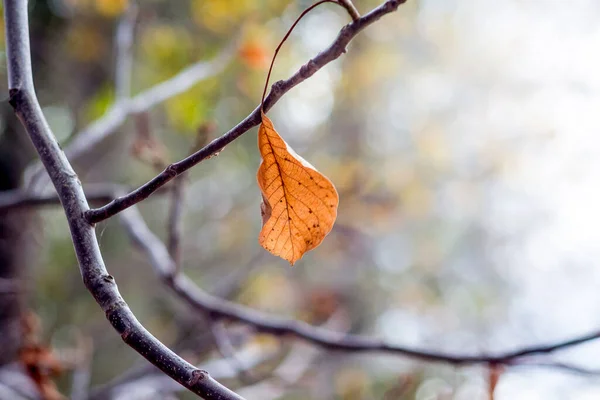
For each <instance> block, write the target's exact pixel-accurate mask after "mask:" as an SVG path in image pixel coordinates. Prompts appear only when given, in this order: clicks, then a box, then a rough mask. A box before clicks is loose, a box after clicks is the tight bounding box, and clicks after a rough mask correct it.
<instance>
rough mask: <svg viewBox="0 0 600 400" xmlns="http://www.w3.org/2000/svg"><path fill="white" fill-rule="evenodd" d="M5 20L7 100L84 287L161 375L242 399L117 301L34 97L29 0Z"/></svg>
mask: <svg viewBox="0 0 600 400" xmlns="http://www.w3.org/2000/svg"><path fill="white" fill-rule="evenodd" d="M4 22H5V29H6V31H5V38H6V59H7V64H8V87H9V94H10V100H9V102H10V104H11V105H12V106H13V108H14V110H15V113H16V114H17V116H18V117H19V119H20V120H21V123H22V124H23V126H24V127H25V130H26V131H27V133H28V134H29V137H30V139H31V141H32V143H33V145H34V147H35V149H36V150H37V153H38V154H39V156H40V158H41V161H42V163H43V165H44V167H45V169H46V171H47V172H48V175H49V176H50V179H51V181H52V183H53V184H54V187H55V189H56V192H57V194H58V197H59V198H60V201H61V204H62V205H63V208H64V210H65V216H66V218H67V222H68V224H69V228H70V231H71V238H72V241H73V245H74V248H75V254H76V256H77V261H78V262H79V268H80V272H81V275H82V278H83V282H84V284H85V286H86V288H87V289H88V290H89V291H90V293H91V294H92V295H93V296H94V298H95V300H96V302H97V303H98V304H99V305H100V307H101V308H102V310H103V311H104V312H105V314H106V317H107V318H108V320H109V321H110V323H111V324H112V325H113V327H114V328H115V329H116V330H117V331H118V332H119V334H120V335H121V338H122V339H123V341H124V342H125V343H127V344H128V345H129V346H130V347H132V348H133V349H134V350H136V351H137V352H138V353H140V355H142V356H143V357H145V358H146V359H147V360H148V361H150V362H151V363H153V364H154V365H155V366H157V367H158V368H159V369H161V370H162V371H163V372H164V373H165V374H167V375H168V376H170V377H171V378H173V379H174V380H176V381H177V382H179V383H180V384H181V385H183V386H185V387H187V388H188V389H190V390H191V391H193V392H194V393H196V394H198V395H201V396H203V397H204V398H206V399H236V400H237V399H241V397H240V396H238V395H237V394H235V393H233V392H232V391H230V390H229V389H227V388H226V387H224V386H222V385H221V384H220V383H218V382H217V381H215V380H214V379H213V378H212V377H211V376H210V375H209V374H208V373H207V372H206V371H202V370H199V369H197V368H196V367H194V366H193V365H191V364H190V363H188V362H187V361H185V360H183V359H182V358H181V357H179V356H178V355H177V354H175V353H174V352H172V351H171V350H169V349H168V348H167V347H166V346H165V345H164V344H162V343H161V342H160V341H159V340H158V339H156V338H155V337H154V336H152V334H150V332H148V331H147V330H146V329H145V328H144V327H143V326H142V325H141V324H140V323H139V321H138V320H137V319H136V317H135V315H134V314H133V313H132V312H131V310H130V309H129V306H128V305H127V303H126V302H125V300H124V299H123V297H121V295H120V293H119V291H118V289H117V285H116V282H115V279H114V277H113V276H112V275H110V274H109V273H108V271H107V270H106V267H105V265H104V260H103V259H102V255H101V252H100V248H99V246H98V241H97V238H96V233H95V230H94V227H93V226H92V225H90V224H89V223H88V222H87V221H86V220H85V218H84V213H85V212H86V211H87V210H88V209H89V206H88V202H87V200H86V198H85V194H84V192H83V189H82V187H81V183H80V182H79V179H78V178H77V175H76V174H75V171H73V168H72V167H71V164H70V163H69V161H68V160H67V158H66V157H65V155H64V153H63V151H62V150H61V148H60V146H59V145H58V142H57V141H56V138H55V136H54V134H53V133H52V131H51V130H50V127H49V126H48V123H47V122H46V120H45V117H44V114H43V112H42V109H41V107H40V105H39V102H38V100H37V98H36V94H35V90H34V86H33V74H32V70H31V55H30V45H29V21H28V16H27V0H6V1H5V2H4Z"/></svg>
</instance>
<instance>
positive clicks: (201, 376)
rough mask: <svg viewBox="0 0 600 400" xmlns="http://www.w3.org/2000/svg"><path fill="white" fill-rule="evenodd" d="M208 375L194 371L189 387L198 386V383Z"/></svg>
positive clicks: (200, 371) (198, 370)
mask: <svg viewBox="0 0 600 400" xmlns="http://www.w3.org/2000/svg"><path fill="white" fill-rule="evenodd" d="M207 375H208V372H206V371H203V370H201V369H195V370H193V371H192V377H191V378H190V379H189V380H188V385H190V386H191V387H194V386H196V384H198V382H200V381H201V380H203V379H204V378H206V376H207Z"/></svg>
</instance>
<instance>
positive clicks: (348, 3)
mask: <svg viewBox="0 0 600 400" xmlns="http://www.w3.org/2000/svg"><path fill="white" fill-rule="evenodd" d="M337 2H338V3H340V4H341V5H342V6H343V7H344V8H345V9H346V11H348V14H350V17H352V20H353V21H356V20H357V19H360V13H359V12H358V10H357V9H356V7H354V4H352V0H337Z"/></svg>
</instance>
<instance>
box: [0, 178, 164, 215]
mask: <svg viewBox="0 0 600 400" xmlns="http://www.w3.org/2000/svg"><path fill="white" fill-rule="evenodd" d="M169 190H171V185H168V186H165V187H163V188H161V190H160V191H159V193H166V192H167V191H169ZM84 192H85V196H86V198H87V200H88V201H89V202H90V203H107V202H109V201H111V200H114V199H116V198H117V197H119V196H122V195H124V194H125V193H127V192H128V188H127V187H126V186H123V185H118V184H116V183H92V184H88V185H86V186H85V191H84ZM56 205H60V199H59V197H58V196H57V195H56V193H54V194H37V193H32V192H30V191H27V190H23V189H15V190H8V191H5V192H1V193H0V212H7V211H12V210H19V209H27V208H35V207H43V206H56Z"/></svg>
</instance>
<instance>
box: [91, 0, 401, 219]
mask: <svg viewBox="0 0 600 400" xmlns="http://www.w3.org/2000/svg"><path fill="white" fill-rule="evenodd" d="M405 2H406V0H388V1H386V2H385V3H384V4H382V5H381V6H379V7H377V8H375V9H374V10H373V11H371V12H370V13H369V14H366V15H365V16H363V17H361V18H360V19H358V20H356V21H354V22H352V23H351V24H348V25H346V26H344V27H343V28H342V30H341V31H340V33H339V34H338V37H337V38H336V39H335V40H334V42H333V43H332V44H331V45H330V46H329V47H328V48H327V49H326V50H324V51H322V52H321V53H319V54H318V55H317V56H316V57H315V58H313V59H311V60H310V61H308V62H307V63H306V64H304V65H303V66H302V67H300V69H299V70H298V71H297V72H296V73H295V74H294V75H293V76H292V77H290V78H289V79H287V80H285V81H279V82H276V83H275V84H274V85H273V86H272V89H271V92H270V93H269V95H268V96H267V98H266V99H265V103H264V110H265V111H268V110H269V109H271V107H273V105H274V104H275V103H276V102H277V101H278V100H279V99H280V98H281V97H282V96H283V95H284V94H285V93H287V92H288V91H289V90H290V89H292V88H293V87H295V86H296V85H298V84H299V83H301V82H303V81H305V80H306V79H308V78H309V77H311V76H312V75H313V74H314V73H315V72H317V71H318V70H320V69H321V68H323V67H324V66H325V65H327V64H328V63H330V62H331V61H333V60H335V59H337V58H339V57H340V56H341V55H342V54H343V53H344V52H345V51H346V46H347V45H348V43H350V41H351V40H352V39H353V38H354V37H355V36H356V35H358V33H359V32H361V31H362V30H363V29H365V28H366V27H367V26H369V25H371V24H373V23H374V22H375V21H377V20H379V19H380V18H381V17H383V16H384V15H386V14H389V13H391V12H393V11H396V10H397V9H398V7H399V6H400V5H401V4H403V3H405ZM260 120H261V119H260V107H257V108H256V109H254V111H253V112H252V113H251V114H250V115H248V116H247V117H246V118H245V119H244V120H243V121H242V122H240V123H239V124H238V125H236V126H235V127H233V128H232V129H231V130H230V131H229V132H227V133H225V134H224V135H222V136H221V137H219V138H217V139H215V140H213V141H212V142H210V143H209V144H208V145H206V146H205V147H203V148H202V149H200V150H199V151H197V152H196V153H194V154H192V155H190V156H189V157H187V158H185V159H183V160H181V161H179V162H176V163H174V164H171V165H169V166H168V167H167V168H165V170H164V171H163V172H161V173H160V174H159V175H157V176H156V177H154V178H153V179H151V180H150V181H149V182H147V183H145V184H144V185H142V186H140V187H139V188H138V189H136V190H134V191H133V192H131V193H129V194H128V195H127V196H123V197H121V198H118V199H115V200H113V201H112V202H110V203H109V204H107V205H106V206H104V207H100V208H97V209H94V210H90V211H88V212H87V213H86V218H87V219H88V221H89V222H92V223H96V222H99V221H102V220H104V219H107V218H110V217H111V216H113V215H115V214H117V213H118V212H120V211H122V210H124V209H126V208H128V207H131V206H132V205H134V204H136V203H139V202H140V201H142V200H144V199H146V198H148V197H149V196H150V195H151V194H152V193H154V192H155V191H156V190H157V189H158V188H160V187H161V186H162V185H164V184H166V183H167V182H169V181H170V180H171V179H173V178H174V177H176V176H177V175H180V174H182V173H184V172H185V171H187V170H188V169H190V168H192V167H193V166H195V165H196V164H199V163H200V162H202V161H203V160H206V159H207V158H209V157H211V156H212V155H213V154H215V153H217V152H219V151H221V150H222V149H223V148H224V147H225V146H227V145H228V144H229V143H231V142H233V141H234V140H235V139H237V138H238V137H240V136H241V135H243V134H244V133H246V132H248V131H249V130H250V129H251V128H253V127H255V126H257V125H258V124H259V123H260Z"/></svg>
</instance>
